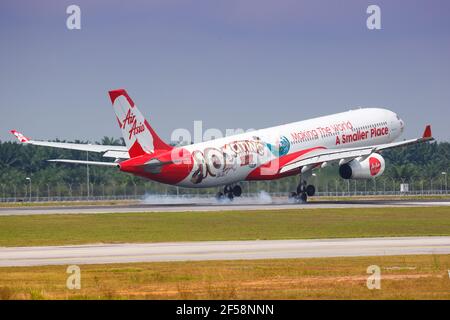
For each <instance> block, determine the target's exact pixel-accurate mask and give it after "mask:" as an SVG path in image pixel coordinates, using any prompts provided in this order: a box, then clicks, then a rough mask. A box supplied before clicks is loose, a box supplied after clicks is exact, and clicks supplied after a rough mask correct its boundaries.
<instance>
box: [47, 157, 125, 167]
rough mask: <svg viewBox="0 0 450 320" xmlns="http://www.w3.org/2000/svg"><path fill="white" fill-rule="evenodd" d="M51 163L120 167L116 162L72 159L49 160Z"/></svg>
mask: <svg viewBox="0 0 450 320" xmlns="http://www.w3.org/2000/svg"><path fill="white" fill-rule="evenodd" d="M47 161H49V162H63V163H76V164H89V165H94V166H109V167H117V166H119V164H118V163H116V162H100V161H86V160H71V159H51V160H47Z"/></svg>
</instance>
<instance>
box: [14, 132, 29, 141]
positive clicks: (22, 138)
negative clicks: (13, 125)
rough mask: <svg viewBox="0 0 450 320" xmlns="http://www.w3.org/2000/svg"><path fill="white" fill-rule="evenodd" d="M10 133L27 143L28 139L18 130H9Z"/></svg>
mask: <svg viewBox="0 0 450 320" xmlns="http://www.w3.org/2000/svg"><path fill="white" fill-rule="evenodd" d="M11 133H12V134H13V135H15V136H16V138H17V139H18V140H19V141H20V142H22V143H27V142H29V141H30V139H28V138H27V137H25V136H24V135H23V134H21V133H20V132H18V131H16V130H11Z"/></svg>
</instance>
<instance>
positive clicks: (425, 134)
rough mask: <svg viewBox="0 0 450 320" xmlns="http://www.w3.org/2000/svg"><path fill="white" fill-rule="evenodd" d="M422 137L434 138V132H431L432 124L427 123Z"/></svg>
mask: <svg viewBox="0 0 450 320" xmlns="http://www.w3.org/2000/svg"><path fill="white" fill-rule="evenodd" d="M422 138H424V139H430V138H432V134H431V126H430V125H427V126H426V127H425V131H424V132H423V135H422Z"/></svg>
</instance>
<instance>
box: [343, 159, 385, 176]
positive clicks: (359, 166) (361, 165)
mask: <svg viewBox="0 0 450 320" xmlns="http://www.w3.org/2000/svg"><path fill="white" fill-rule="evenodd" d="M384 169H385V162H384V158H383V157H382V156H381V155H379V154H378V153H373V154H371V155H370V156H369V157H368V158H366V159H365V160H363V161H358V159H354V160H352V161H350V162H349V163H346V164H343V165H341V166H340V167H339V175H340V176H341V177H342V178H343V179H370V178H375V177H378V176H381V175H382V174H383V172H384Z"/></svg>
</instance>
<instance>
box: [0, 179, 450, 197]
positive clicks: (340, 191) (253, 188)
mask: <svg viewBox="0 0 450 320" xmlns="http://www.w3.org/2000/svg"><path fill="white" fill-rule="evenodd" d="M311 183H313V184H314V185H315V186H316V196H318V197H324V196H326V197H355V196H383V195H384V196H402V195H416V196H429V195H435V196H439V195H449V194H450V192H449V190H448V188H447V184H446V181H444V180H443V179H439V180H436V181H433V180H432V179H431V180H430V179H427V180H418V181H405V180H401V181H400V180H395V179H389V180H388V179H384V180H382V181H377V180H367V181H364V180H362V181H348V180H342V179H334V180H326V181H325V182H323V183H321V181H314V182H313V180H312V181H311ZM240 185H241V187H242V192H243V195H242V196H243V197H247V198H255V197H259V198H261V197H272V198H283V197H287V196H288V195H289V193H290V192H292V191H294V190H295V189H296V185H297V181H296V179H287V180H286V179H282V180H275V181H252V182H249V181H244V182H242V183H240ZM0 188H1V189H0V192H1V193H0V202H56V201H112V200H123V201H126V200H129V201H133V200H134V201H136V200H144V201H145V200H146V201H153V200H155V201H156V200H158V201H162V200H163V199H171V200H174V199H188V198H189V199H193V198H197V199H208V198H209V199H210V198H213V197H214V196H215V195H216V193H217V192H219V191H221V190H222V188H206V189H188V188H181V187H175V186H167V185H163V184H159V183H155V182H148V183H144V184H142V185H137V184H136V185H131V186H130V185H105V184H94V183H92V184H89V186H88V185H87V184H77V185H73V184H63V183H59V184H56V185H51V184H45V185H42V184H36V185H35V184H33V183H32V182H28V183H26V184H23V185H8V184H1V185H0Z"/></svg>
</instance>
